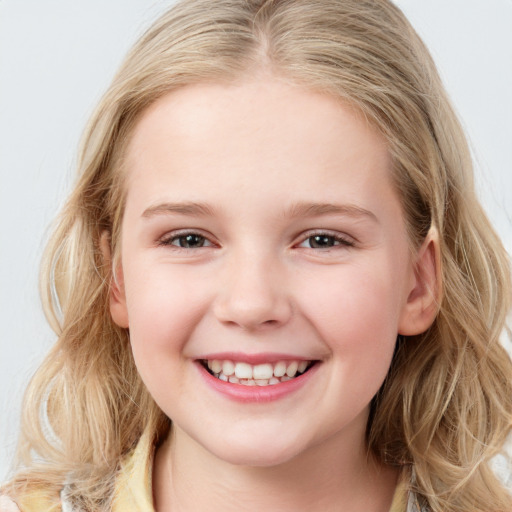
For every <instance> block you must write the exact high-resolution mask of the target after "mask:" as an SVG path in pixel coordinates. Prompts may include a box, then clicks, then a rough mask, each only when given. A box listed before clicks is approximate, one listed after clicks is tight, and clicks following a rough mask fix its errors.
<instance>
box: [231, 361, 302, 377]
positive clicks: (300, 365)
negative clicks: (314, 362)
mask: <svg viewBox="0 0 512 512" xmlns="http://www.w3.org/2000/svg"><path fill="white" fill-rule="evenodd" d="M307 367H308V362H307V361H301V362H300V363H299V369H298V372H299V373H304V372H305V370H306V368H307ZM224 373H226V372H224ZM226 375H227V374H226Z"/></svg>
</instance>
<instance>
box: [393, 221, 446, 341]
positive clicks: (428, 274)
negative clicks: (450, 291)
mask: <svg viewBox="0 0 512 512" xmlns="http://www.w3.org/2000/svg"><path fill="white" fill-rule="evenodd" d="M412 271H413V276H412V280H411V283H412V284H411V287H410V289H409V294H408V296H407V302H406V304H405V306H404V308H403V310H402V315H401V317H400V322H399V326H398V334H402V335H404V336H414V335H416V334H421V333H422V332H425V331H426V330H427V329H428V328H429V327H430V326H431V325H432V323H433V322H434V319H435V317H436V315H437V313H438V311H439V304H440V302H441V293H442V290H441V251H440V247H439V233H438V231H437V229H436V228H435V227H432V228H430V231H429V232H428V235H427V236H426V238H425V241H424V242H423V244H422V245H421V247H420V249H419V250H418V252H417V254H416V257H415V259H414V261H413V269H412Z"/></svg>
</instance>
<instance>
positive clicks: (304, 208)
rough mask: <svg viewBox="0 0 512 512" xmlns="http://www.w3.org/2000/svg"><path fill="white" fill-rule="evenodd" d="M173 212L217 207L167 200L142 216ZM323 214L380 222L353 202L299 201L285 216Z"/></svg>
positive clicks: (199, 211) (210, 210)
mask: <svg viewBox="0 0 512 512" xmlns="http://www.w3.org/2000/svg"><path fill="white" fill-rule="evenodd" d="M172 214H178V215H193V216H201V217H207V216H212V215H214V214H215V209H214V208H213V207H212V206H210V205H209V204H207V203H197V202H193V201H186V202H179V203H169V202H165V203H160V204H157V205H154V206H150V207H149V208H147V209H146V210H144V212H143V213H142V217H144V218H151V217H154V216H156V215H172ZM322 215H344V216H347V217H353V218H360V217H366V218H368V219H370V220H372V221H374V222H377V223H378V219H377V217H376V215H375V214H374V213H373V212H371V211H370V210H366V209H364V208H361V207H360V206H356V205H353V204H334V203H309V202H299V203H295V204H293V205H291V206H290V207H289V208H287V209H286V210H285V212H284V215H283V216H284V217H285V218H296V217H316V216H322Z"/></svg>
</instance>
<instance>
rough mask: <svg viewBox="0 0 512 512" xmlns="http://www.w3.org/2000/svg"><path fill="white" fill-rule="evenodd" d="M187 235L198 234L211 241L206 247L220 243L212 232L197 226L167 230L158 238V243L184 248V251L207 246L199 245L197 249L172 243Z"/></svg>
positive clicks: (164, 245) (163, 245)
mask: <svg viewBox="0 0 512 512" xmlns="http://www.w3.org/2000/svg"><path fill="white" fill-rule="evenodd" d="M186 235H197V236H200V237H202V238H204V239H205V240H207V241H208V242H209V245H207V246H205V247H208V248H209V247H218V243H217V242H216V241H215V240H214V237H213V236H212V235H211V233H207V232H205V231H203V230H202V229H196V228H183V229H176V230H172V231H168V232H166V233H165V234H164V235H162V236H160V237H159V238H158V239H157V240H156V244H157V245H158V246H159V247H169V248H172V249H173V250H178V251H179V250H184V251H190V250H197V249H204V248H205V247H197V248H195V249H191V248H188V247H179V246H177V245H174V244H172V243H171V242H172V241H173V240H175V239H177V238H180V237H182V236H186Z"/></svg>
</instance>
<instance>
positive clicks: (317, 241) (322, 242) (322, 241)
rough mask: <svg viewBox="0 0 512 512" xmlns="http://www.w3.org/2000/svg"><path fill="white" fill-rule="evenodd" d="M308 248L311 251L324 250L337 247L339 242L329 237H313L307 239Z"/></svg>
mask: <svg viewBox="0 0 512 512" xmlns="http://www.w3.org/2000/svg"><path fill="white" fill-rule="evenodd" d="M308 242H309V246H310V247H311V248H312V249H325V248H329V247H333V246H334V245H338V244H339V242H338V241H337V240H336V238H335V237H334V236H331V235H314V236H310V237H309V238H308Z"/></svg>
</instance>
